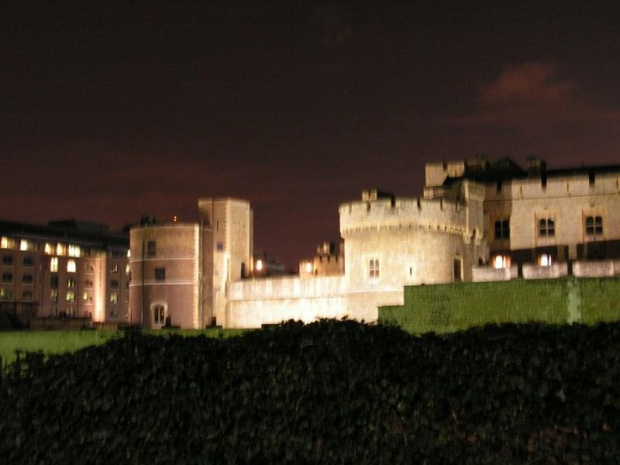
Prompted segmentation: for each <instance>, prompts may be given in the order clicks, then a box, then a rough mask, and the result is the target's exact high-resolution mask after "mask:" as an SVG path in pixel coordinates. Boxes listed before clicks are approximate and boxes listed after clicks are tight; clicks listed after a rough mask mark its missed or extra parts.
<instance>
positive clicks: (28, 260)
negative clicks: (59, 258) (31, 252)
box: [24, 257, 34, 268]
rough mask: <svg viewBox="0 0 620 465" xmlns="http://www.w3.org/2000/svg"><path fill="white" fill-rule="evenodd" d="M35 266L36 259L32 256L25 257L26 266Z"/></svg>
mask: <svg viewBox="0 0 620 465" xmlns="http://www.w3.org/2000/svg"><path fill="white" fill-rule="evenodd" d="M33 266H34V260H33V259H32V257H24V267H26V268H32V267H33Z"/></svg>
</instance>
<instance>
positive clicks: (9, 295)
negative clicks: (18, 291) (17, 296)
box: [0, 289, 13, 300]
mask: <svg viewBox="0 0 620 465" xmlns="http://www.w3.org/2000/svg"><path fill="white" fill-rule="evenodd" d="M0 300H13V291H11V290H9V289H0Z"/></svg>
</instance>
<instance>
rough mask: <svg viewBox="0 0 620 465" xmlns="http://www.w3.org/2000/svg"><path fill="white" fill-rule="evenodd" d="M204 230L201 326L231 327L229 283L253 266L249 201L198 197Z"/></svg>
mask: <svg viewBox="0 0 620 465" xmlns="http://www.w3.org/2000/svg"><path fill="white" fill-rule="evenodd" d="M198 212H199V216H200V220H199V221H200V229H201V239H200V240H201V246H200V250H201V257H200V262H201V279H200V285H201V295H202V315H203V322H202V326H203V327H204V326H210V325H221V326H224V327H226V326H228V315H227V312H226V307H227V305H226V304H227V294H226V293H227V285H228V283H230V282H232V281H238V280H240V279H242V278H244V277H246V276H247V275H248V274H249V272H250V271H251V268H252V265H253V264H252V253H253V241H252V237H253V230H252V229H253V217H252V209H251V208H250V203H249V202H247V201H245V200H239V199H232V198H222V199H200V200H198Z"/></svg>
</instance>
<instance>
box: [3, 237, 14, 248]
mask: <svg viewBox="0 0 620 465" xmlns="http://www.w3.org/2000/svg"><path fill="white" fill-rule="evenodd" d="M0 247H2V248H3V249H14V248H15V239H13V238H11V237H3V238H2V240H1V241H0Z"/></svg>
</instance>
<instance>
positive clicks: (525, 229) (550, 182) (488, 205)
mask: <svg viewBox="0 0 620 465" xmlns="http://www.w3.org/2000/svg"><path fill="white" fill-rule="evenodd" d="M593 181H594V182H592V183H591V182H590V179H589V177H588V175H587V174H584V175H581V176H554V177H549V178H547V179H546V184H543V182H542V180H541V177H540V176H538V177H532V178H526V179H517V180H513V181H506V182H504V183H503V184H502V185H501V188H500V189H498V187H497V186H496V185H495V183H493V184H492V185H489V186H488V187H487V189H486V195H485V211H486V213H487V219H486V230H487V231H488V242H489V246H490V248H491V251H502V250H523V249H536V248H544V247H553V248H556V247H558V246H564V245H565V246H567V247H568V254H567V255H568V256H564V257H562V256H559V257H557V259H558V260H560V261H565V260H569V259H570V260H576V259H578V258H583V257H579V256H578V244H588V243H592V242H604V241H618V240H620V174H619V173H598V174H597V175H596V177H595V178H594V180H593ZM586 216H601V217H602V218H603V233H602V234H600V235H593V236H588V235H586V234H585V217H586ZM504 218H510V239H504V240H496V239H495V238H494V234H493V233H494V223H495V221H496V220H501V219H504ZM541 218H554V219H555V234H554V235H553V236H552V237H541V236H540V235H539V234H538V221H539V219H541ZM535 258H536V257H532V261H534V260H535Z"/></svg>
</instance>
